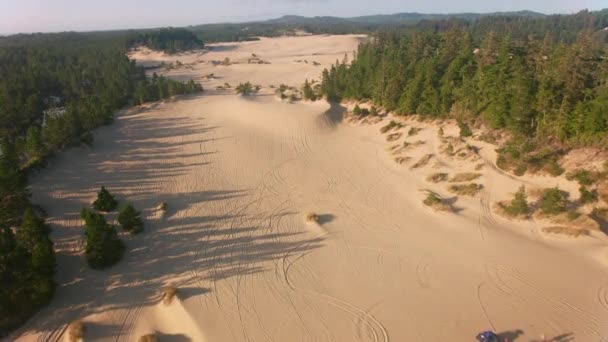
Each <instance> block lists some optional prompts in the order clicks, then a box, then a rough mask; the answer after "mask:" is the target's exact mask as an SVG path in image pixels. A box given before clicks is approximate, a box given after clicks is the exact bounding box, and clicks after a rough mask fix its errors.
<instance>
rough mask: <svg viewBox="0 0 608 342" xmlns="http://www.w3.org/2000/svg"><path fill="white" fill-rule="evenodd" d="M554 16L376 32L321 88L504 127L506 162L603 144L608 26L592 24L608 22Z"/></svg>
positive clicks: (601, 16) (596, 16) (607, 19)
mask: <svg viewBox="0 0 608 342" xmlns="http://www.w3.org/2000/svg"><path fill="white" fill-rule="evenodd" d="M560 18H561V19H560V20H557V21H555V18H553V17H548V18H544V19H539V18H530V19H526V18H517V19H516V20H511V21H509V20H497V21H496V22H495V24H492V23H491V22H487V21H479V22H478V23H477V24H474V25H460V24H458V23H457V22H456V23H452V25H448V24H446V23H439V22H438V23H436V25H435V26H433V28H432V29H426V30H423V29H420V28H416V29H408V30H402V31H391V32H382V33H379V34H377V35H376V36H375V37H374V38H373V39H371V40H370V41H369V42H367V43H364V44H362V45H361V46H360V47H359V50H358V52H357V54H356V57H355V59H354V60H353V61H352V63H351V64H350V65H349V64H348V63H347V61H342V62H336V64H335V65H333V66H332V67H331V68H330V69H329V70H325V71H324V72H323V81H322V87H321V91H322V93H323V94H324V95H325V96H327V97H328V98H329V99H332V100H340V99H343V98H347V99H356V100H371V101H372V102H373V103H374V104H375V105H377V106H381V107H383V108H385V109H386V110H388V111H394V112H395V113H397V114H400V115H408V114H418V115H420V116H423V117H429V118H456V119H458V120H460V121H462V122H468V123H484V124H486V125H487V126H489V127H490V128H493V129H503V130H507V131H508V132H510V134H512V135H513V136H514V137H515V138H516V139H514V140H513V143H511V144H509V145H508V146H507V147H506V148H505V149H504V150H503V152H505V155H504V156H503V160H502V162H503V164H505V163H504V162H505V161H506V160H505V158H508V157H509V155H511V156H513V157H514V158H515V159H517V158H519V155H520V154H521V153H523V152H524V150H534V149H535V146H547V145H546V144H545V143H547V142H549V143H559V144H561V146H563V145H567V146H579V145H582V144H594V145H597V146H603V147H606V146H607V143H608V83H607V82H608V59H607V57H608V50H607V49H606V36H605V30H599V31H598V30H596V28H597V27H601V26H602V25H604V24H606V23H608V11H606V10H604V11H601V12H595V13H594V12H591V13H590V12H584V13H579V14H576V15H573V16H562V17H560ZM543 20H545V21H543ZM560 24H563V26H564V27H566V28H578V29H577V30H575V31H574V32H572V31H568V33H567V34H565V35H562V36H559V35H557V36H556V34H555V32H557V33H558V34H559V33H560V32H562V33H563V32H565V31H563V30H561V29H560V27H561V26H560ZM497 32H501V33H500V34H499V33H497ZM539 33H542V35H539ZM524 145H525V146H524ZM507 152H508V153H507ZM549 159H551V158H549ZM507 168H508V167H507ZM520 168H521V167H520Z"/></svg>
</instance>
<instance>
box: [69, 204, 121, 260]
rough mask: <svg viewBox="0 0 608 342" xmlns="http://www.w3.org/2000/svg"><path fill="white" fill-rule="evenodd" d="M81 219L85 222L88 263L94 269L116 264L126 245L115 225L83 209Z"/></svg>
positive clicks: (101, 216)
mask: <svg viewBox="0 0 608 342" xmlns="http://www.w3.org/2000/svg"><path fill="white" fill-rule="evenodd" d="M80 217H81V218H82V219H83V220H84V222H85V236H86V247H85V252H86V256H87V262H88V263H89V266H91V267H92V268H105V267H110V266H112V265H114V264H116V263H117V262H118V261H120V259H121V258H122V255H123V253H124V249H125V247H124V244H123V243H122V241H121V240H120V239H119V238H118V234H117V233H116V229H115V228H114V226H113V225H110V224H108V223H107V222H106V220H105V218H104V217H103V215H101V214H98V213H95V212H92V211H89V210H87V209H86V208H83V209H82V211H81V212H80Z"/></svg>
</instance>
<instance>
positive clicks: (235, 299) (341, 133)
mask: <svg viewBox="0 0 608 342" xmlns="http://www.w3.org/2000/svg"><path fill="white" fill-rule="evenodd" d="M359 39H361V37H358V36H340V37H335V36H334V37H332V36H311V37H298V38H277V39H263V40H262V41H260V42H248V43H239V44H235V43H231V44H219V45H216V46H217V48H216V49H214V50H212V51H211V52H207V53H205V54H200V55H199V54H197V53H194V54H187V55H183V56H172V57H168V56H160V55H155V54H147V55H144V54H143V52H141V51H140V52H138V53H141V54H142V55H141V56H140V57H141V58H138V59H140V60H141V59H142V58H143V57H146V58H147V60H146V62H147V63H152V62H155V61H158V60H159V59H165V60H167V59H175V58H178V59H180V60H182V61H184V62H186V61H195V60H198V59H202V60H207V59H210V60H211V59H223V58H224V57H229V58H230V59H231V60H241V59H244V58H246V57H247V56H250V55H251V53H256V55H259V56H260V57H261V58H263V59H265V60H268V61H270V63H271V64H260V65H253V64H247V65H244V64H239V65H231V66H226V67H224V66H216V67H213V66H211V65H208V64H206V63H200V64H196V65H194V66H193V69H183V70H182V69H178V70H170V71H168V74H169V75H170V76H176V77H182V76H193V77H196V78H202V76H203V75H205V74H209V73H215V74H216V76H217V77H218V79H210V80H204V81H203V83H204V85H205V87H206V88H213V87H214V85H220V84H223V83H224V82H230V83H236V82H238V81H247V80H249V81H253V82H257V83H260V84H263V85H265V86H266V85H270V84H278V83H286V84H289V85H294V86H295V85H298V84H301V82H302V81H303V80H304V78H306V77H309V78H317V79H318V75H319V73H320V71H321V66H311V65H310V64H306V63H296V62H293V60H296V59H308V60H309V61H310V60H311V59H315V60H318V61H319V62H320V63H322V64H323V65H325V66H327V65H328V64H327V63H330V62H332V61H333V60H335V58H336V57H338V56H340V58H341V56H342V55H343V53H344V52H346V51H352V50H354V49H356V45H357V41H358V40H359ZM317 53H318V54H317ZM268 93H270V91H269V92H268ZM346 109H347V108H345V107H343V106H340V105H336V104H331V105H330V104H328V103H326V102H321V101H318V102H314V103H304V102H296V103H293V104H292V103H289V102H286V101H279V100H277V99H276V97H275V96H272V95H264V94H262V95H258V96H251V97H241V96H237V95H234V94H231V93H228V92H225V93H217V92H210V93H208V94H206V95H202V96H196V97H190V98H181V99H179V100H176V101H169V102H166V103H159V104H155V105H150V106H147V107H142V108H136V109H133V110H129V111H126V112H124V113H120V114H119V115H118V117H117V119H116V120H115V124H114V125H112V126H108V127H104V128H101V129H99V130H98V131H97V132H96V133H95V143H94V145H93V147H92V148H77V149H71V150H69V151H66V152H63V153H60V154H59V155H58V156H57V157H56V158H54V159H53V161H52V165H51V166H50V167H49V169H47V170H43V171H41V172H40V173H39V174H38V175H36V176H35V177H34V178H33V182H32V190H33V193H34V201H35V202H36V203H39V204H41V205H42V206H43V207H44V208H46V209H47V210H48V212H49V222H50V223H51V224H52V227H53V229H54V231H53V233H52V237H53V239H54V240H55V241H56V247H57V249H58V262H59V275H58V281H59V284H60V286H59V288H58V292H57V295H56V297H55V299H54V300H53V302H52V303H51V304H50V305H49V306H48V307H47V308H45V309H43V310H42V311H41V312H40V313H39V314H37V315H36V316H35V317H34V318H32V319H31V320H30V321H29V322H28V323H27V324H26V325H25V326H24V327H23V328H22V329H20V330H19V331H18V332H17V333H16V334H15V336H13V337H14V338H15V339H17V340H19V341H34V340H38V341H57V340H60V339H61V338H62V336H64V335H65V328H66V326H67V324H68V323H69V322H71V321H73V320H75V319H82V320H83V321H84V322H85V325H86V327H87V330H86V334H85V340H87V337H88V339H92V340H100V341H114V340H116V341H118V340H120V341H135V340H137V339H138V338H139V337H140V336H141V335H144V334H148V333H152V332H156V333H158V334H159V335H160V336H161V341H164V340H173V341H187V340H192V341H444V340H450V341H471V340H473V339H474V336H475V334H476V333H478V332H479V331H481V330H484V329H494V330H496V331H498V332H500V333H501V334H502V336H505V337H508V338H509V340H510V341H513V340H516V341H528V340H537V339H539V337H540V336H541V334H544V335H546V336H547V337H548V338H554V337H559V336H562V337H564V336H565V338H566V337H567V338H572V339H573V340H576V341H602V340H605V339H606V338H608V324H607V323H606V322H608V274H607V273H606V267H608V265H607V264H606V260H608V249H607V246H608V242H607V239H606V238H605V236H603V234H601V233H599V232H592V234H591V235H590V236H583V237H579V238H577V239H575V240H574V239H565V238H559V237H554V236H553V235H548V234H545V233H543V232H542V228H543V227H544V225H543V223H542V222H538V221H535V220H528V221H515V220H507V219H504V218H501V217H500V216H498V215H496V214H495V213H494V212H493V210H492V206H493V203H495V202H497V201H500V200H505V199H508V198H510V197H511V196H512V195H511V194H512V193H513V192H514V191H516V189H517V187H518V186H519V185H520V184H522V183H523V184H526V185H528V186H539V187H540V186H554V185H556V184H559V185H560V187H561V188H563V189H566V190H570V191H576V189H577V187H576V185H575V184H574V183H572V182H569V181H567V180H566V179H565V178H563V177H561V178H544V177H523V178H518V177H513V176H509V175H506V174H504V173H502V172H500V171H498V169H497V168H496V167H495V166H494V163H493V161H494V160H495V152H494V148H493V146H491V145H489V144H486V143H482V142H471V143H474V144H475V145H476V146H478V147H479V153H478V155H477V154H476V155H467V156H462V157H457V156H455V157H452V156H448V155H446V154H445V153H444V152H443V150H442V142H441V139H440V138H439V137H438V125H436V124H432V123H423V122H414V121H410V120H404V121H403V124H404V127H403V128H401V129H400V130H399V132H403V133H406V132H408V130H409V129H410V127H412V126H415V127H418V128H421V130H420V131H419V132H417V134H416V135H415V136H408V135H407V134H402V136H399V137H398V138H396V140H395V141H392V142H387V141H386V134H382V133H380V128H381V127H382V126H385V125H386V124H387V123H388V120H387V119H385V120H382V122H377V123H375V124H361V123H346V120H343V117H344V115H345V112H346ZM395 120H399V119H395ZM443 130H444V131H445V135H446V136H456V135H457V128H456V125H455V124H454V123H445V124H443ZM391 133H394V132H389V133H387V134H391ZM404 142H408V143H409V144H408V145H407V146H408V148H406V149H402V150H399V151H398V152H397V154H396V155H395V154H394V153H392V152H391V151H390V150H389V148H390V147H391V146H392V145H395V144H399V145H400V146H404ZM428 155H432V158H429V160H427V161H426V163H423V164H424V165H422V164H421V165H419V166H418V167H416V168H413V167H412V166H413V165H414V164H415V163H416V162H418V161H420V160H421V159H424V158H425V156H428ZM396 157H400V158H403V159H402V162H403V164H402V165H401V164H399V163H396V162H395V158H396ZM406 157H407V158H406ZM479 163H483V164H484V165H485V167H483V168H481V170H478V169H477V167H476V166H477V165H478V164H479ZM440 172H441V173H447V174H448V175H449V178H450V179H451V178H452V177H453V176H454V175H456V174H458V173H462V172H479V173H481V176H480V177H478V178H477V179H475V180H474V181H475V182H476V183H479V184H482V185H483V188H482V189H481V190H480V192H479V193H478V194H477V195H475V196H472V197H466V196H455V195H453V194H451V193H450V192H449V191H448V186H449V185H451V184H454V183H448V182H447V181H445V182H437V183H433V182H429V181H427V180H426V178H427V177H428V176H429V175H432V174H435V173H440ZM446 177H448V176H446ZM446 179H448V178H446ZM101 185H105V186H106V187H107V188H108V189H109V190H110V191H111V192H112V193H115V194H116V195H117V197H118V198H119V199H120V200H122V201H124V200H127V199H128V200H129V201H130V202H132V203H133V204H134V205H135V207H136V208H139V209H141V210H142V212H143V214H144V217H145V218H146V222H145V224H146V227H145V231H144V233H142V234H140V235H138V236H135V237H130V236H129V235H127V234H124V235H123V238H124V239H125V240H126V244H127V246H128V250H127V253H126V254H125V258H124V260H123V261H121V262H120V263H119V264H118V265H116V266H115V267H113V268H110V269H108V270H105V271H93V270H90V269H88V268H87V266H86V264H85V262H84V259H83V257H82V247H83V246H82V229H81V222H80V220H79V218H78V212H79V210H80V208H81V207H83V206H86V205H88V204H89V203H90V202H91V201H92V200H93V196H94V194H95V191H96V190H97V189H98V188H99V187H100V186H101ZM425 189H428V190H430V191H433V192H436V193H438V194H439V195H441V196H442V197H444V198H446V199H448V200H450V201H451V202H450V203H451V205H452V206H453V208H454V210H453V211H451V212H441V211H434V210H431V209H429V208H427V207H426V206H425V205H424V204H423V203H422V201H423V199H424V197H425V192H424V191H422V190H425ZM161 202H166V203H167V207H168V209H167V212H166V213H165V214H164V215H161V214H159V213H158V206H159V203H161ZM309 211H314V212H315V213H317V214H318V215H319V220H318V221H319V222H318V225H314V226H311V225H308V224H306V222H304V220H303V217H304V215H305V214H306V213H307V212H309ZM168 284H175V285H176V286H177V287H178V288H179V291H180V299H179V300H178V301H175V302H174V303H172V304H170V305H169V306H163V305H162V304H160V302H161V291H162V288H163V287H164V286H167V285H168ZM163 336H164V339H163ZM516 338H517V339H516Z"/></svg>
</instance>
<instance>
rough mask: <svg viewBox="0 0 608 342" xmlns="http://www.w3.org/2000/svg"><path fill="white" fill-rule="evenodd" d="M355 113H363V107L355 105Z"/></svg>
mask: <svg viewBox="0 0 608 342" xmlns="http://www.w3.org/2000/svg"><path fill="white" fill-rule="evenodd" d="M353 114H355V115H361V107H359V105H355V108H353Z"/></svg>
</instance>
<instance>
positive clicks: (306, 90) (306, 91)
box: [302, 79, 317, 101]
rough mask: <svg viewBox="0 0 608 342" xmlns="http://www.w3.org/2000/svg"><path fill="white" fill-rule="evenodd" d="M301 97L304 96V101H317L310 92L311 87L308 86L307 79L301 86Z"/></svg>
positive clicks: (312, 92) (315, 96) (313, 93)
mask: <svg viewBox="0 0 608 342" xmlns="http://www.w3.org/2000/svg"><path fill="white" fill-rule="evenodd" d="M302 95H303V96H304V99H305V100H311V101H315V100H316V99H317V95H316V94H315V92H314V91H313V90H312V87H311V86H310V83H309V82H308V79H306V81H304V85H303V86H302Z"/></svg>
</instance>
